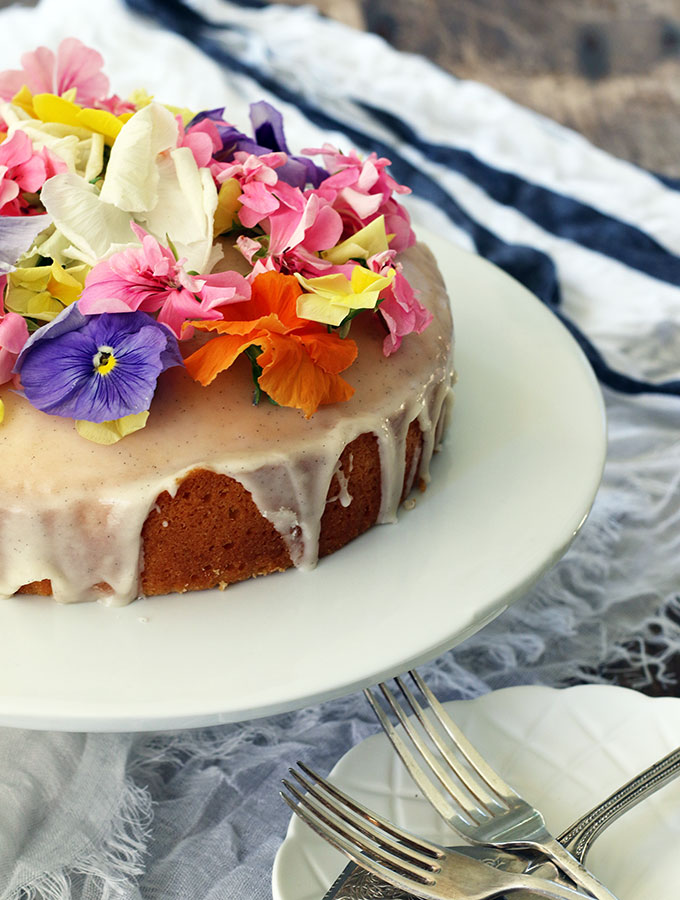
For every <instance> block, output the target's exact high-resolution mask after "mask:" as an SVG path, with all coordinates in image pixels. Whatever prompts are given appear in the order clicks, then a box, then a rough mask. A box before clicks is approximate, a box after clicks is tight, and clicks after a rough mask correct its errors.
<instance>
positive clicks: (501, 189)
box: [126, 0, 680, 395]
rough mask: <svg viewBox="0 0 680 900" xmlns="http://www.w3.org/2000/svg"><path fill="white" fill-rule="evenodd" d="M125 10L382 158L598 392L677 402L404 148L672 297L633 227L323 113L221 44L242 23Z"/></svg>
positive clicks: (388, 118) (372, 116)
mask: <svg viewBox="0 0 680 900" xmlns="http://www.w3.org/2000/svg"><path fill="white" fill-rule="evenodd" d="M126 2H127V5H128V6H129V7H130V8H131V9H133V10H134V11H136V12H140V13H144V14H146V15H147V16H149V17H151V18H153V19H154V20H155V21H157V22H158V23H159V24H162V25H163V26H165V27H166V28H168V29H170V30H172V31H175V32H177V33H179V34H182V35H183V36H184V37H186V38H188V39H189V40H191V41H192V42H193V43H194V44H195V45H196V46H197V47H199V48H200V49H201V50H203V51H204V52H205V53H206V54H207V55H209V56H210V57H212V58H213V59H214V60H216V61H217V62H219V63H220V64H221V65H222V66H224V67H225V68H226V69H227V70H229V71H230V72H232V73H235V74H237V75H241V76H246V77H247V78H248V79H251V80H252V81H254V82H255V83H256V84H257V85H259V86H260V87H261V88H262V89H263V91H266V92H267V93H268V94H269V95H271V96H272V97H274V98H277V99H278V100H279V101H282V102H284V103H286V104H289V105H292V106H294V107H295V108H296V109H297V110H299V112H300V113H301V114H302V115H303V116H304V117H305V118H306V119H307V120H308V121H309V122H310V123H312V124H313V125H314V126H316V127H318V128H321V129H325V130H328V131H331V132H335V133H337V132H340V133H342V134H344V135H345V136H346V137H347V139H348V140H349V141H350V142H351V143H352V144H354V145H356V146H358V147H361V148H363V149H369V150H375V151H376V152H377V153H378V154H380V155H382V156H387V157H388V158H389V159H390V160H391V161H392V172H393V175H394V176H395V177H396V178H397V179H398V180H399V181H401V182H402V183H404V184H406V185H408V186H409V187H410V188H411V190H412V191H413V192H414V194H415V195H416V196H417V197H419V198H422V199H423V200H426V201H428V202H430V203H431V204H433V205H434V206H435V207H437V208H438V209H439V210H441V211H442V212H443V213H444V214H445V215H446V216H447V217H448V219H449V220H450V221H451V223H453V224H454V225H455V226H456V227H457V228H458V229H461V230H462V231H464V232H465V233H466V234H467V235H468V236H469V238H470V239H471V241H472V244H473V246H474V248H475V250H476V251H477V253H479V254H480V255H481V256H484V257H485V258H486V259H488V260H489V261H491V262H493V263H495V264H496V265H498V266H500V267H501V268H502V269H504V270H505V271H506V272H508V273H509V274H510V275H512V276H513V277H514V278H516V279H517V280H518V281H520V282H521V283H522V284H524V285H525V286H526V287H527V288H528V289H529V290H531V291H532V292H533V293H534V294H536V295H537V296H538V297H539V298H540V299H541V300H542V301H543V302H544V303H546V304H547V305H548V306H549V307H550V308H551V309H552V310H553V311H554V312H555V314H556V315H557V316H558V317H559V318H560V319H561V320H562V322H563V323H564V324H565V325H566V327H567V328H568V329H569V331H570V332H571V333H572V335H573V336H574V337H575V339H576V340H577V341H578V343H579V344H580V346H581V347H582V349H583V350H584V352H585V354H586V356H587V357H588V359H589V361H590V363H591V365H592V366H593V368H594V370H595V372H596V374H597V376H598V378H599V379H600V381H601V382H602V383H603V384H604V385H606V386H608V387H610V388H613V389H614V390H617V391H621V392H624V393H629V394H639V393H647V392H648V393H658V394H674V395H675V394H680V379H678V378H675V377H672V378H669V379H660V380H653V379H651V378H645V377H639V376H636V375H635V374H633V373H632V372H629V371H625V370H624V367H622V366H621V365H619V366H618V367H616V366H614V365H612V364H610V363H609V362H608V361H607V359H606V358H605V356H606V354H605V353H604V351H603V350H602V348H600V347H599V346H598V345H597V341H596V340H593V339H591V338H590V337H589V336H587V334H586V332H585V331H584V330H583V329H582V328H581V327H580V326H579V324H578V323H577V322H576V321H575V320H574V319H573V318H572V317H571V316H570V315H569V313H568V311H567V310H565V308H564V304H563V302H562V301H563V298H562V287H561V278H560V274H559V273H558V271H557V269H556V265H555V262H554V260H553V258H552V257H551V255H550V253H549V252H546V251H545V250H543V249H541V248H539V247H537V246H532V245H531V244H530V243H528V242H527V243H524V242H514V241H508V240H507V239H504V238H503V236H501V235H500V234H499V233H497V232H496V230H495V228H494V222H493V221H489V219H488V218H486V219H483V218H481V217H478V216H476V215H475V214H474V212H472V211H471V210H470V208H469V206H466V205H464V204H462V203H461V202H460V201H459V199H458V198H457V196H456V191H455V190H452V189H451V188H450V187H448V186H447V185H446V184H444V183H443V182H442V179H441V178H438V177H437V176H436V175H434V174H432V173H431V172H429V171H426V170H425V169H424V168H423V167H422V166H420V165H419V164H418V162H417V161H415V160H414V157H413V155H412V154H410V153H408V152H405V150H404V148H408V149H409V150H411V149H412V150H413V151H415V152H416V154H418V156H420V157H425V158H427V159H428V160H429V161H430V162H432V163H434V164H436V166H438V167H440V168H441V169H444V170H447V171H448V172H450V173H455V174H457V175H460V176H462V177H463V178H464V179H466V180H467V181H468V182H471V183H472V184H474V185H475V186H476V187H477V188H479V190H480V191H482V192H483V193H484V194H486V195H487V196H488V197H489V198H490V199H491V200H493V201H494V203H496V204H498V205H500V206H503V207H509V208H512V209H513V210H515V211H516V212H517V213H518V214H520V215H521V216H522V217H524V218H525V219H527V220H528V221H530V222H533V223H535V224H536V226H537V227H538V228H540V229H541V230H542V231H544V232H547V233H549V234H550V235H553V236H555V237H556V238H558V239H562V240H565V241H569V242H571V243H573V244H577V245H580V246H581V247H583V248H585V249H587V250H588V251H591V252H595V253H598V254H602V255H603V256H605V257H607V258H609V259H610V260H613V261H616V262H618V263H620V264H622V265H623V266H625V267H627V268H629V269H631V270H636V271H637V272H639V273H642V274H643V275H645V276H649V278H650V279H653V280H656V281H660V282H665V283H667V284H668V285H672V286H674V287H680V256H678V254H677V253H675V252H672V251H671V249H669V248H668V247H666V246H664V245H663V244H662V243H661V242H660V241H659V240H657V239H656V238H655V237H654V236H652V235H651V234H649V233H647V232H646V231H645V230H644V228H643V227H642V226H641V225H639V224H634V223H632V222H627V221H625V220H624V219H623V218H620V217H617V216H615V215H612V214H611V213H607V212H605V211H603V210H602V209H598V208H597V207H596V206H595V205H593V204H590V203H588V202H585V201H584V200H583V199H579V198H577V197H574V196H568V195H567V194H566V193H562V192H560V191H558V190H556V189H554V188H552V187H548V186H546V185H544V184H541V183H538V182H534V181H532V180H530V179H529V178H527V177H526V176H522V175H519V174H517V173H516V172H514V171H511V170H509V169H503V168H501V167H498V166H496V165H492V164H490V163H489V162H487V161H485V160H483V159H481V158H479V157H478V156H477V155H475V153H473V152H470V150H468V149H465V148H461V147H460V146H456V145H455V143H454V142H453V141H452V142H451V143H447V142H445V141H440V140H437V141H435V140H432V139H431V138H429V137H428V135H427V134H424V133H423V132H422V130H419V129H417V128H416V127H415V126H414V125H413V124H412V123H410V122H409V121H408V120H407V119H406V117H402V116H401V115H398V114H396V113H395V111H394V110H390V109H386V108H383V107H382V106H380V105H377V104H376V103H374V102H369V101H368V100H366V99H363V98H361V97H356V98H353V97H351V96H349V97H348V98H347V99H348V101H349V104H350V105H351V106H354V107H355V108H356V109H358V110H361V112H362V113H363V117H362V121H361V122H360V123H359V122H358V121H357V120H356V119H355V118H354V117H347V116H344V115H342V114H339V113H337V112H334V111H332V107H329V105H328V104H324V103H323V102H321V101H320V100H319V98H315V97H314V94H313V91H311V90H306V91H303V90H301V89H300V88H299V87H296V86H292V85H291V84H289V83H286V80H284V79H282V78H281V77H280V74H279V73H277V72H275V71H272V70H271V69H268V68H267V67H266V66H263V65H261V64H257V63H255V62H253V61H252V60H250V59H249V58H248V57H247V55H244V56H241V55H239V53H238V49H237V47H238V42H234V41H232V42H230V41H225V40H224V36H225V34H226V33H228V32H229V31H231V32H234V33H236V34H238V32H240V31H245V32H247V30H248V26H247V25H244V24H243V23H240V22H229V21H226V22H225V21H220V22H217V21H215V20H214V19H211V18H209V17H208V16H207V15H206V14H204V13H203V12H201V11H199V10H198V9H196V8H193V7H191V6H189V5H188V4H186V3H183V2H181V0H171V2H167V0H126ZM227 5H228V6H231V7H242V8H245V9H251V10H256V9H261V8H264V7H266V6H267V4H266V3H263V2H260V0H235V2H232V3H230V4H225V6H227ZM235 47H236V49H234V48H235ZM310 52H311V51H310ZM452 81H453V79H452ZM505 127H512V123H511V122H505ZM659 183H661V181H660V182H659ZM664 184H665V186H666V187H667V188H669V189H670V190H672V191H675V189H676V187H677V182H675V181H674V180H673V179H665V180H664Z"/></svg>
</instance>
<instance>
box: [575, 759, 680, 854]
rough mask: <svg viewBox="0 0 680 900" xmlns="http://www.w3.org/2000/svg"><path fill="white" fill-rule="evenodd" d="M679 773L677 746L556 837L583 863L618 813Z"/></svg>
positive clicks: (649, 794)
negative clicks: (600, 835) (602, 832)
mask: <svg viewBox="0 0 680 900" xmlns="http://www.w3.org/2000/svg"><path fill="white" fill-rule="evenodd" d="M678 773H680V747H679V748H678V749H677V750H673V751H672V752H671V753H669V754H668V755H667V756H664V757H663V759H660V760H658V762H656V763H654V765H652V766H649V768H647V769H645V771H644V772H640V774H639V775H637V776H636V777H635V778H632V779H631V780H630V781H629V782H627V783H626V784H624V785H623V786H622V787H621V788H619V790H618V791H616V792H615V793H613V794H612V795H611V796H610V797H608V798H607V799H606V800H605V801H604V802H603V803H601V804H599V805H598V806H596V807H594V808H593V809H591V810H589V812H587V813H586V814H585V815H584V816H582V817H581V818H580V819H579V820H578V821H577V822H574V824H573V825H571V826H570V827H569V828H568V829H567V830H566V831H564V832H563V833H562V834H561V835H560V836H559V837H558V841H559V842H560V844H562V845H563V846H564V847H566V848H567V849H568V850H569V851H570V852H571V854H572V855H573V856H574V858H575V859H577V860H579V862H583V860H584V859H585V858H586V854H587V853H588V851H589V850H590V845H591V844H592V842H593V841H594V840H595V838H596V837H597V836H598V835H599V834H600V832H601V831H603V830H604V829H605V828H607V827H608V826H609V825H611V823H612V822H614V821H616V819H618V818H619V816H622V815H623V814H624V813H625V812H627V811H628V810H629V809H631V808H632V807H633V806H636V805H637V804H638V803H640V802H641V801H642V800H644V799H645V798H646V797H649V796H651V794H653V793H655V791H658V790H659V789H660V788H662V787H663V786H664V785H666V784H667V783H668V782H669V781H672V779H673V778H675V777H676V776H677V775H678Z"/></svg>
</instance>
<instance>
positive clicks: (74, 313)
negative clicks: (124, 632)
mask: <svg viewBox="0 0 680 900" xmlns="http://www.w3.org/2000/svg"><path fill="white" fill-rule="evenodd" d="M22 62H23V64H24V68H23V69H21V70H13V71H9V72H4V73H0V291H1V292H2V308H1V309H0V422H1V423H2V425H1V427H0V454H1V458H2V460H3V464H2V466H1V467H0V595H1V596H5V597H10V596H13V595H15V594H17V593H21V594H26V593H27V594H30V593H33V594H52V595H53V596H54V598H55V599H56V600H57V601H60V602H65V603H70V602H77V601H83V600H91V599H98V600H101V601H103V602H104V603H105V604H108V605H121V604H125V603H128V602H130V601H131V600H133V599H135V598H136V597H138V596H140V595H154V594H166V593H169V592H174V591H189V590H199V589H205V588H214V587H220V588H223V587H226V586H227V585H229V584H231V583H233V582H236V581H242V580H244V579H246V578H250V577H252V576H255V575H264V574H268V573H270V572H274V571H280V570H283V569H286V568H288V567H290V566H296V567H299V568H309V567H312V566H314V565H315V564H316V562H317V559H318V558H319V557H321V556H325V555H326V554H329V553H332V552H334V551H336V550H338V549H340V548H341V547H343V546H344V545H345V544H347V543H348V542H349V541H351V540H353V539H354V538H355V537H357V536H358V535H359V534H361V533H362V532H364V531H366V529H368V528H370V527H371V526H372V525H374V524H376V523H383V522H393V521H394V520H395V518H396V513H397V509H398V507H399V504H400V503H401V501H402V500H403V499H404V498H405V497H406V495H407V494H408V493H409V491H410V490H411V488H412V487H413V486H414V485H420V486H421V487H422V486H424V485H425V484H426V483H427V481H428V480H429V465H430V460H431V457H432V453H433V452H434V450H435V449H436V447H437V444H438V442H439V441H440V439H441V436H442V433H443V429H444V427H445V423H446V420H447V413H448V409H449V406H450V398H451V385H452V379H453V369H452V321H451V313H450V309H449V304H448V298H447V295H446V291H445V288H444V285H443V282H442V279H441V276H440V274H439V272H438V269H437V265H436V262H435V260H434V259H433V257H432V255H431V253H430V252H429V251H428V250H427V248H426V247H424V246H422V245H419V244H416V243H415V237H414V235H413V232H412V230H411V228H410V222H409V217H408V214H407V212H406V210H405V209H404V208H403V207H402V206H401V205H400V204H399V203H398V202H397V199H396V197H397V195H398V194H403V193H407V192H408V188H406V187H404V186H402V185H399V184H397V182H395V181H394V179H393V178H392V177H391V176H390V174H389V160H387V159H383V158H378V157H377V155H376V154H375V153H370V154H368V155H367V156H364V157H362V156H360V155H359V154H358V153H356V152H355V151H351V152H350V153H349V154H345V153H342V152H341V151H339V150H337V149H336V148H335V147H333V146H332V145H330V144H324V146H323V147H321V148H317V149H314V148H312V149H308V150H304V151H302V154H301V155H294V154H293V153H291V151H290V150H289V148H288V145H287V143H286V138H285V135H284V131H283V119H282V116H281V114H280V113H279V112H278V111H277V110H276V109H274V108H273V107H272V106H270V105H269V104H268V103H266V102H264V101H261V102H259V103H255V104H252V105H251V114H250V117H251V126H252V136H250V135H248V134H245V133H244V132H242V131H240V130H239V129H238V128H236V127H235V126H234V125H232V124H231V123H230V122H229V121H228V119H227V118H226V117H225V111H224V109H216V110H208V111H203V112H198V113H195V112H191V111H189V110H181V109H177V108H175V107H169V106H166V105H164V104H162V103H159V102H156V101H153V100H152V98H151V97H149V96H148V95H147V94H145V93H144V92H141V91H140V92H137V94H135V95H133V96H132V97H131V98H130V99H128V100H122V99H121V98H119V97H118V96H116V95H109V94H108V79H106V77H105V76H104V75H103V73H102V72H100V71H99V69H100V68H101V64H102V60H101V57H99V54H97V53H96V52H95V51H93V50H91V49H89V48H86V47H84V46H83V45H82V44H80V42H79V41H77V40H75V39H73V38H70V39H66V40H65V41H63V42H62V44H61V45H60V47H59V48H58V50H57V53H56V54H54V53H53V52H52V51H51V50H49V49H48V48H39V50H38V51H36V53H35V54H27V55H25V56H24V57H23V58H22ZM38 63H39V68H40V71H41V73H42V74H41V77H40V79H38V80H36V78H35V72H36V71H37V69H36V67H37V66H38ZM51 67H52V68H53V69H54V73H53V74H54V86H55V89H54V93H49V92H47V93H46V92H45V85H46V83H47V82H48V81H49V77H48V76H49V72H50V69H51ZM58 73H62V74H61V75H58ZM64 73H66V74H64ZM57 76H58V77H57ZM314 158H320V160H319V162H318V163H317V162H315V161H314Z"/></svg>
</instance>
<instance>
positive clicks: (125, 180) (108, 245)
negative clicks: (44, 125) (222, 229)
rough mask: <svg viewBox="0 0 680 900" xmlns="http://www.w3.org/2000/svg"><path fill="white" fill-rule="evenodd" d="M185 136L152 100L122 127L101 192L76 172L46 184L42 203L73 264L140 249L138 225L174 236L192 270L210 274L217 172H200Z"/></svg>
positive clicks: (160, 238) (164, 241)
mask: <svg viewBox="0 0 680 900" xmlns="http://www.w3.org/2000/svg"><path fill="white" fill-rule="evenodd" d="M178 139H179V129H178V127H177V122H176V121H175V118H174V116H173V115H172V113H171V112H170V111H169V110H168V109H166V108H165V107H163V106H160V105H159V104H156V103H151V104H149V105H148V106H145V107H144V108H143V109H141V110H139V111H138V112H136V113H135V114H134V116H132V118H131V119H129V121H128V122H126V123H125V125H123V127H122V128H121V130H120V133H119V134H118V137H117V138H116V141H115V143H114V145H113V148H112V150H111V156H110V158H109V163H108V166H107V170H106V175H105V177H104V181H103V185H102V187H101V191H98V190H97V188H96V187H94V186H93V185H91V184H89V183H88V181H87V180H86V179H85V178H82V177H80V176H78V175H77V174H75V173H73V172H67V173H64V174H61V175H55V176H54V177H53V178H50V179H49V180H48V181H47V182H46V183H45V185H44V187H43V189H42V193H41V200H42V202H43V204H44V206H45V208H46V209H47V211H48V212H49V213H50V215H51V216H52V218H53V220H54V224H55V226H56V228H57V231H58V232H61V234H62V235H64V237H65V238H66V239H67V240H68V242H69V244H70V246H69V248H68V250H67V253H68V254H69V255H70V256H71V257H72V258H73V259H78V260H82V261H83V262H86V263H88V264H89V265H94V264H95V263H97V262H98V261H99V260H101V259H105V258H106V257H108V256H110V255H111V254H112V253H116V252H117V251H119V250H121V249H123V248H124V247H127V246H130V245H133V244H136V243H137V242H136V241H135V239H134V237H133V233H132V230H131V229H130V222H131V221H134V222H137V223H138V224H139V225H141V226H142V227H143V228H145V229H146V230H147V231H148V232H150V233H151V234H152V235H153V236H154V237H155V238H157V240H158V241H159V242H160V243H162V244H167V237H169V238H170V239H171V240H172V242H173V243H174V245H175V247H176V248H177V252H178V253H179V255H180V257H186V258H187V269H189V270H195V271H197V272H207V271H210V269H211V268H212V266H213V265H214V264H215V262H216V259H215V253H216V252H217V253H218V254H219V251H215V250H214V249H213V217H214V214H215V209H216V208H217V190H216V188H215V185H214V182H213V179H212V176H211V174H210V171H209V170H208V169H199V168H198V166H197V165H196V161H195V160H194V157H193V154H192V152H191V150H190V149H189V148H188V147H177V142H178Z"/></svg>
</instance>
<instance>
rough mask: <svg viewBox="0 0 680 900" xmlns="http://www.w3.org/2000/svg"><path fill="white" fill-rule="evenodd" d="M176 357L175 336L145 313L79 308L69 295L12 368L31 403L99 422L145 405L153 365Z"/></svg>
mask: <svg viewBox="0 0 680 900" xmlns="http://www.w3.org/2000/svg"><path fill="white" fill-rule="evenodd" d="M181 365H183V360H182V356H181V354H180V352H179V347H178V345H177V339H176V338H175V336H174V335H173V334H172V333H171V332H170V331H169V330H168V329H167V328H166V327H165V326H164V325H159V323H158V322H156V321H155V319H152V318H151V316H149V315H147V313H143V312H129V313H102V314H101V315H90V316H86V315H83V314H82V313H81V312H80V310H79V309H78V307H77V306H76V304H75V303H74V304H72V305H71V306H67V307H66V309H65V310H64V311H63V312H61V313H60V314H59V315H58V316H57V318H56V319H54V320H53V321H52V322H50V323H48V324H47V325H44V326H43V327H42V328H40V329H38V331H36V332H35V334H33V335H32V336H31V337H30V338H29V340H28V341H27V343H26V345H25V346H24V349H23V350H22V352H21V354H20V355H19V357H18V359H17V362H16V366H15V368H14V371H15V372H18V373H19V375H20V377H21V385H22V387H23V391H24V394H25V396H26V398H27V399H28V400H29V401H30V403H31V404H32V405H33V406H35V407H36V408H37V409H40V410H42V411H43V412H47V413H50V414H52V415H55V416H66V417H69V418H73V419H85V420H87V421H89V422H95V423H100V422H109V421H111V420H114V419H121V418H123V417H124V416H129V415H134V414H136V413H141V412H144V411H145V410H148V409H149V406H150V405H151V400H152V398H153V395H154V392H155V390H156V382H157V380H158V376H159V375H160V373H161V372H163V371H164V370H165V369H168V368H170V367H171V366H181Z"/></svg>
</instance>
